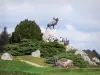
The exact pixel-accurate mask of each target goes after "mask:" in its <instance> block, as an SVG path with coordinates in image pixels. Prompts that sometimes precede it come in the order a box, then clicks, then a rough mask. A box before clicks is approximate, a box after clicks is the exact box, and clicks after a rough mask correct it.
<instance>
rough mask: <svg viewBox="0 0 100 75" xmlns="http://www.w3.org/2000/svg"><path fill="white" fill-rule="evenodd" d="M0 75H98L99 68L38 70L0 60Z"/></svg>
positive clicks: (24, 64) (25, 64)
mask: <svg viewBox="0 0 100 75" xmlns="http://www.w3.org/2000/svg"><path fill="white" fill-rule="evenodd" d="M27 59H28V58H27ZM39 59H42V58H39ZM28 60H29V59H28ZM35 62H36V61H35ZM1 72H2V74H1ZM9 72H10V73H9ZM22 72H25V73H22ZM19 73H20V74H19ZM26 73H32V74H26ZM0 75H100V68H78V69H75V68H74V69H62V68H51V67H48V68H40V67H34V66H32V65H29V64H27V63H24V62H20V61H18V60H13V61H7V60H0Z"/></svg>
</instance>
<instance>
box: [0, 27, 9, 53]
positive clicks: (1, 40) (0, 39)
mask: <svg viewBox="0 0 100 75" xmlns="http://www.w3.org/2000/svg"><path fill="white" fill-rule="evenodd" d="M8 42H9V34H8V32H7V28H6V27H4V30H3V31H2V33H1V34H0V51H3V49H4V46H5V45H6V44H7V43H8Z"/></svg>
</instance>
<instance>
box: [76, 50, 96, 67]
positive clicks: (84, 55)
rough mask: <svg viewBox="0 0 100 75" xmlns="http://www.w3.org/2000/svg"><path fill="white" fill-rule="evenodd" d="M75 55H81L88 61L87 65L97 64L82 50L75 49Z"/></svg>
mask: <svg viewBox="0 0 100 75" xmlns="http://www.w3.org/2000/svg"><path fill="white" fill-rule="evenodd" d="M75 55H81V57H82V58H83V59H84V60H85V61H87V62H88V63H89V65H94V66H97V64H96V63H95V62H93V61H92V60H91V59H90V58H89V57H88V54H87V53H85V52H84V51H82V50H77V51H76V52H75Z"/></svg>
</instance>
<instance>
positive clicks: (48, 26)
mask: <svg viewBox="0 0 100 75" xmlns="http://www.w3.org/2000/svg"><path fill="white" fill-rule="evenodd" d="M53 20H54V21H53V22H51V23H49V24H47V28H51V27H53V29H54V27H55V25H57V23H58V21H59V19H58V18H54V17H53ZM47 28H46V30H47Z"/></svg>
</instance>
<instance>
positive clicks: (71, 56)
mask: <svg viewBox="0 0 100 75" xmlns="http://www.w3.org/2000/svg"><path fill="white" fill-rule="evenodd" d="M56 57H58V60H59V59H61V58H67V59H70V60H72V61H73V64H74V66H78V67H80V68H84V67H87V65H88V63H87V62H86V61H84V59H83V58H82V57H81V56H77V55H75V54H74V52H73V51H72V52H70V51H67V52H65V53H61V54H59V55H56ZM46 62H47V63H49V64H50V63H51V64H52V63H53V62H52V58H48V59H47V60H46Z"/></svg>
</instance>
